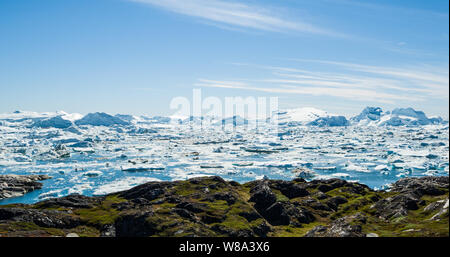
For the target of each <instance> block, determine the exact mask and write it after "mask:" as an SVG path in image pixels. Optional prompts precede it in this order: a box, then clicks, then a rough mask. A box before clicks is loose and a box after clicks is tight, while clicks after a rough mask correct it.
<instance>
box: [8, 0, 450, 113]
mask: <svg viewBox="0 0 450 257" xmlns="http://www.w3.org/2000/svg"><path fill="white" fill-rule="evenodd" d="M448 26H449V5H448V1H447V0H434V1H422V0H418V1H414V0H408V1H388V0H380V1H363V0H315V1H303V0H279V1H268V0H258V1H256V0H245V1H244V0H243V1H231V0H64V1H62V0H22V1H17V0H1V1H0V88H1V91H0V92H1V93H0V112H1V113H5V112H12V111H14V110H17V109H19V110H32V111H56V110H64V111H66V112H80V113H87V112H93V111H105V112H109V113H133V114H149V115H157V114H163V115H165V114H171V113H173V111H172V110H170V109H169V103H170V100H171V99H172V98H173V97H176V96H186V97H191V95H192V89H193V88H201V89H202V91H203V95H204V96H205V97H206V96H218V97H225V96H243V97H245V96H255V97H257V96H278V97H279V102H280V107H281V108H292V107H306V106H308V107H316V108H319V109H323V110H326V111H329V112H333V113H338V114H344V115H353V114H356V113H359V112H360V111H361V110H362V109H363V108H364V107H365V106H368V105H369V106H381V107H383V108H384V109H387V110H390V109H393V108H395V107H409V106H411V107H414V108H416V109H420V110H423V111H425V112H426V113H427V114H428V115H441V116H443V117H445V118H448V112H449V111H448V105H449V100H448V92H449V89H448V88H449V79H448V77H449V74H448V72H449V66H448V63H449V47H448V44H449V27H448Z"/></svg>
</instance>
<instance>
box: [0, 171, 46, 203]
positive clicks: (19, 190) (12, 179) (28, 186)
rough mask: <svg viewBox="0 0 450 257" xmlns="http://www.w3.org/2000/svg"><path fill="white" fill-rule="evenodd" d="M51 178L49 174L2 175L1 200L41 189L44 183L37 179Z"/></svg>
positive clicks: (0, 177) (0, 182) (0, 185)
mask: <svg viewBox="0 0 450 257" xmlns="http://www.w3.org/2000/svg"><path fill="white" fill-rule="evenodd" d="M49 178H50V177H49V176H47V175H0V200H2V199H5V198H9V197H17V196H22V195H24V194H26V193H28V192H31V191H33V190H36V189H41V188H42V183H39V182H37V181H40V180H45V179H49Z"/></svg>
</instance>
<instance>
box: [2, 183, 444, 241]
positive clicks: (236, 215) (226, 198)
mask: <svg viewBox="0 0 450 257" xmlns="http://www.w3.org/2000/svg"><path fill="white" fill-rule="evenodd" d="M448 197H449V178H448V177H423V178H404V179H401V180H399V181H398V182H396V183H395V184H393V186H392V188H391V190H390V191H389V192H387V191H373V190H371V189H370V188H369V187H367V186H365V185H362V184H358V183H350V182H346V181H344V180H340V179H330V180H314V181H311V182H306V181H305V180H303V179H295V180H293V181H281V180H259V181H253V182H249V183H246V184H238V183H236V182H226V181H224V180H223V179H222V178H220V177H203V178H195V179H190V180H187V181H177V182H150V183H146V184H143V185H140V186H137V187H134V188H132V189H130V190H127V191H123V192H118V193H114V194H110V195H107V196H103V197H87V196H82V195H70V196H66V197H62V198H55V199H49V200H45V201H42V202H38V203H36V204H32V205H24V204H12V205H3V206H0V236H26V237H35V236H95V237H96V236H117V237H130V236H139V237H146V236H233V237H234V236H246V237H253V236H261V237H266V236H269V237H274V236H293V237H299V236H309V237H366V236H446V237H448V236H449V216H448V206H449V199H448Z"/></svg>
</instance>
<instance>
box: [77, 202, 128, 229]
mask: <svg viewBox="0 0 450 257" xmlns="http://www.w3.org/2000/svg"><path fill="white" fill-rule="evenodd" d="M124 201H126V200H125V199H122V198H120V197H119V196H117V195H110V196H107V197H106V198H105V199H104V200H103V201H102V203H101V204H100V205H99V206H96V207H94V208H91V209H78V210H75V211H74V213H75V214H77V215H79V216H80V218H81V219H82V220H84V221H86V222H87V223H89V224H92V225H105V224H112V223H114V221H115V220H116V219H117V218H118V217H119V211H117V210H116V209H114V208H113V207H112V205H113V204H117V203H121V202H124Z"/></svg>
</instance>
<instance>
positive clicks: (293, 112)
mask: <svg viewBox="0 0 450 257" xmlns="http://www.w3.org/2000/svg"><path fill="white" fill-rule="evenodd" d="M268 120H269V121H276V122H267V120H264V121H262V120H255V119H250V118H247V117H245V118H244V117H240V116H232V117H228V118H217V117H164V116H155V117H149V116H134V115H128V114H117V115H110V114H107V113H100V112H97V113H89V114H87V115H81V114H76V113H75V114H69V113H65V112H62V111H59V112H47V113H37V112H25V111H16V112H14V113H8V114H0V175H11V174H12V175H48V176H49V177H51V178H50V179H46V180H43V181H41V182H42V183H43V187H42V188H41V189H38V190H35V191H32V192H28V193H26V194H25V195H23V196H20V197H14V198H7V199H3V200H1V201H0V204H7V203H13V202H14V203H17V202H20V203H32V202H36V201H38V200H42V199H46V198H49V197H60V196H64V195H68V194H72V193H79V194H85V195H99V194H107V193H111V192H115V191H118V190H125V189H128V188H130V187H132V186H135V185H137V184H140V183H145V182H147V181H173V180H184V179H188V178H193V177H199V176H211V175H219V176H221V177H223V178H225V179H228V180H235V181H238V182H246V181H250V180H255V179H262V178H271V179H285V180H290V179H293V178H295V177H304V178H305V179H308V180H311V179H321V178H332V177H339V178H343V179H347V180H350V181H359V182H361V183H364V184H367V185H369V186H371V187H373V188H386V187H388V185H389V184H391V183H392V182H394V181H396V180H398V179H399V178H401V177H405V176H425V175H448V169H449V168H448V166H449V165H448V153H449V151H448V132H449V128H448V122H447V121H444V120H443V119H442V118H440V117H427V116H426V115H425V113H423V112H421V111H417V110H414V109H413V108H397V109H394V110H392V111H384V110H382V109H381V108H379V107H367V108H365V109H364V110H363V111H362V112H361V113H360V114H359V115H356V116H354V117H345V116H341V115H336V114H331V113H328V112H326V111H322V110H319V109H315V108H297V109H289V110H282V111H279V112H276V113H274V114H273V116H272V117H271V118H270V119H268ZM255 123H256V124H257V129H255V128H254V127H252V126H248V125H249V124H250V125H251V124H255Z"/></svg>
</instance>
